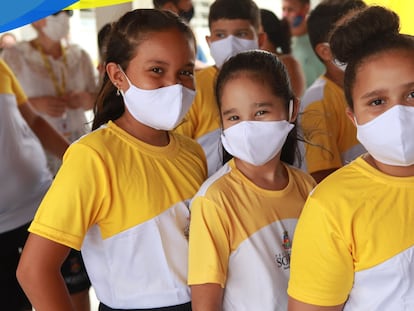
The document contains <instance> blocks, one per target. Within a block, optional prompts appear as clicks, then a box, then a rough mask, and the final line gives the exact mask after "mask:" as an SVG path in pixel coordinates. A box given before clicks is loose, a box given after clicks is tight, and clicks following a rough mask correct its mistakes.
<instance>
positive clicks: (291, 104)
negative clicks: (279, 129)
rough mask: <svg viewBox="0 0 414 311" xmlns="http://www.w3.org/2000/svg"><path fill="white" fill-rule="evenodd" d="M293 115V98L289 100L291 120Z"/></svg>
mask: <svg viewBox="0 0 414 311" xmlns="http://www.w3.org/2000/svg"><path fill="white" fill-rule="evenodd" d="M292 115H293V99H291V100H290V101H289V120H288V121H289V122H290V121H291V120H292Z"/></svg>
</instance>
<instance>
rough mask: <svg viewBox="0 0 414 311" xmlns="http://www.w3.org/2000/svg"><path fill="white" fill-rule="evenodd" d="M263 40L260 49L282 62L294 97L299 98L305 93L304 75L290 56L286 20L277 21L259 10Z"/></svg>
mask: <svg viewBox="0 0 414 311" xmlns="http://www.w3.org/2000/svg"><path fill="white" fill-rule="evenodd" d="M260 18H261V26H262V32H263V33H264V39H263V42H262V44H261V45H260V49H262V50H265V51H268V52H271V53H275V54H276V55H277V57H279V58H280V60H281V61H282V62H283V64H284V65H285V67H286V70H287V71H288V74H289V80H290V83H291V85H292V90H293V93H294V94H295V96H297V97H298V98H301V97H302V95H303V92H304V91H305V74H304V72H303V69H302V67H301V65H300V64H299V62H298V61H297V60H296V59H295V58H294V57H293V56H292V55H291V52H292V49H291V37H290V29H289V25H288V23H287V22H286V20H279V18H278V17H277V16H276V14H275V13H273V12H272V11H269V10H266V9H260Z"/></svg>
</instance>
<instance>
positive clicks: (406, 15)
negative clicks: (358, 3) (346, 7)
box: [365, 0, 414, 35]
mask: <svg viewBox="0 0 414 311" xmlns="http://www.w3.org/2000/svg"><path fill="white" fill-rule="evenodd" d="M365 2H366V3H367V4H369V5H373V4H376V5H382V6H384V7H387V8H389V9H391V10H393V11H394V12H395V13H397V14H398V16H399V17H400V23H401V33H405V34H409V35H414V19H413V13H414V1H413V0H365Z"/></svg>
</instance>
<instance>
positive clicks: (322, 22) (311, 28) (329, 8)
mask: <svg viewBox="0 0 414 311" xmlns="http://www.w3.org/2000/svg"><path fill="white" fill-rule="evenodd" d="M365 7H366V4H365V3H364V2H363V1H362V0H325V1H322V2H321V3H319V4H318V5H317V6H316V7H315V8H314V9H313V10H312V11H311V12H310V14H309V17H308V19H307V25H308V34H309V40H310V42H311V45H312V48H313V49H314V50H315V47H316V45H318V44H319V43H323V42H328V41H329V37H330V33H331V31H332V30H333V29H334V28H335V25H336V23H337V22H338V21H339V20H340V19H341V18H342V17H344V16H345V15H346V14H347V13H349V12H351V11H354V10H359V9H362V8H365ZM318 57H319V56H318Z"/></svg>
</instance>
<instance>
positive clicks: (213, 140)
mask: <svg viewBox="0 0 414 311" xmlns="http://www.w3.org/2000/svg"><path fill="white" fill-rule="evenodd" d="M217 74H218V69H217V68H216V67H215V66H211V67H207V68H205V69H202V70H199V71H197V72H196V73H195V81H196V96H195V98H194V101H193V105H192V106H191V108H190V110H189V112H188V113H187V115H186V117H185V118H184V122H183V123H182V124H181V125H180V126H179V127H178V128H177V129H176V132H178V133H180V134H183V135H185V136H188V137H191V138H193V139H195V140H197V142H199V143H200V145H201V147H203V150H204V153H205V154H206V157H207V167H208V175H209V176H210V175H212V174H213V173H214V172H216V171H217V170H218V169H219V168H220V167H221V166H222V163H223V152H222V145H221V139H220V133H221V132H220V114H219V109H218V106H217V102H216V98H215V95H214V84H215V79H216V78H217Z"/></svg>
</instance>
